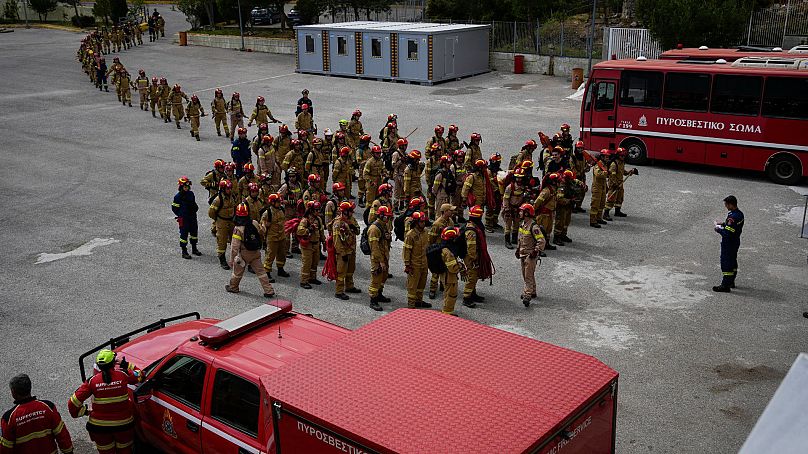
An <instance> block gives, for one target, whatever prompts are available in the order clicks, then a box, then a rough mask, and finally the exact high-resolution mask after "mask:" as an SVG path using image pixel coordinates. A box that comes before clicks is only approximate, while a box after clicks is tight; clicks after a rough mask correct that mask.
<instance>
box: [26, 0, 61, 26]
mask: <svg viewBox="0 0 808 454" xmlns="http://www.w3.org/2000/svg"><path fill="white" fill-rule="evenodd" d="M28 6H30V7H31V9H32V10H34V12H36V13H37V14H38V15H39V21H40V22H45V20H46V19H47V18H48V13H51V12H53V11H54V10H55V9H56V0H28Z"/></svg>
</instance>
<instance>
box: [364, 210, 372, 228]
mask: <svg viewBox="0 0 808 454" xmlns="http://www.w3.org/2000/svg"><path fill="white" fill-rule="evenodd" d="M371 208H373V206H372V205H368V206H367V207H365V211H364V212H363V213H362V220H364V221H365V227H366V228H367V227H368V226H369V225H370V209H371Z"/></svg>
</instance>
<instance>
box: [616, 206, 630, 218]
mask: <svg viewBox="0 0 808 454" xmlns="http://www.w3.org/2000/svg"><path fill="white" fill-rule="evenodd" d="M614 215H615V216H617V217H619V218H624V217H626V216H628V215H627V214H626V213H623V210H621V209H620V207H614Z"/></svg>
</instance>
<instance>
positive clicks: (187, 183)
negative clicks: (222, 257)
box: [171, 176, 202, 260]
mask: <svg viewBox="0 0 808 454" xmlns="http://www.w3.org/2000/svg"><path fill="white" fill-rule="evenodd" d="M171 211H173V212H174V216H175V219H176V220H177V224H178V225H179V227H180V248H182V258H184V259H187V260H190V259H191V256H190V255H189V254H188V241H189V239H190V241H191V253H192V254H194V255H202V253H201V252H199V249H197V248H196V242H197V240H198V238H197V234H198V230H199V225H198V224H197V222H196V212H197V211H199V206H198V205H197V204H196V199H195V198H194V192H193V191H191V180H189V179H188V177H185V176H183V177H180V178H179V180H177V194H176V195H175V196H174V201H173V202H172V203H171Z"/></svg>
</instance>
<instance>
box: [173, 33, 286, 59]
mask: <svg viewBox="0 0 808 454" xmlns="http://www.w3.org/2000/svg"><path fill="white" fill-rule="evenodd" d="M174 41H179V38H178V37H177V35H175V36H174ZM188 45H189V46H204V47H221V48H224V49H240V48H241V37H240V36H224V35H202V34H196V33H188ZM244 47H246V48H247V49H252V50H253V51H255V52H269V53H273V54H289V55H294V54H295V52H296V49H295V42H294V41H293V40H291V39H278V38H258V37H253V36H245V37H244Z"/></svg>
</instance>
